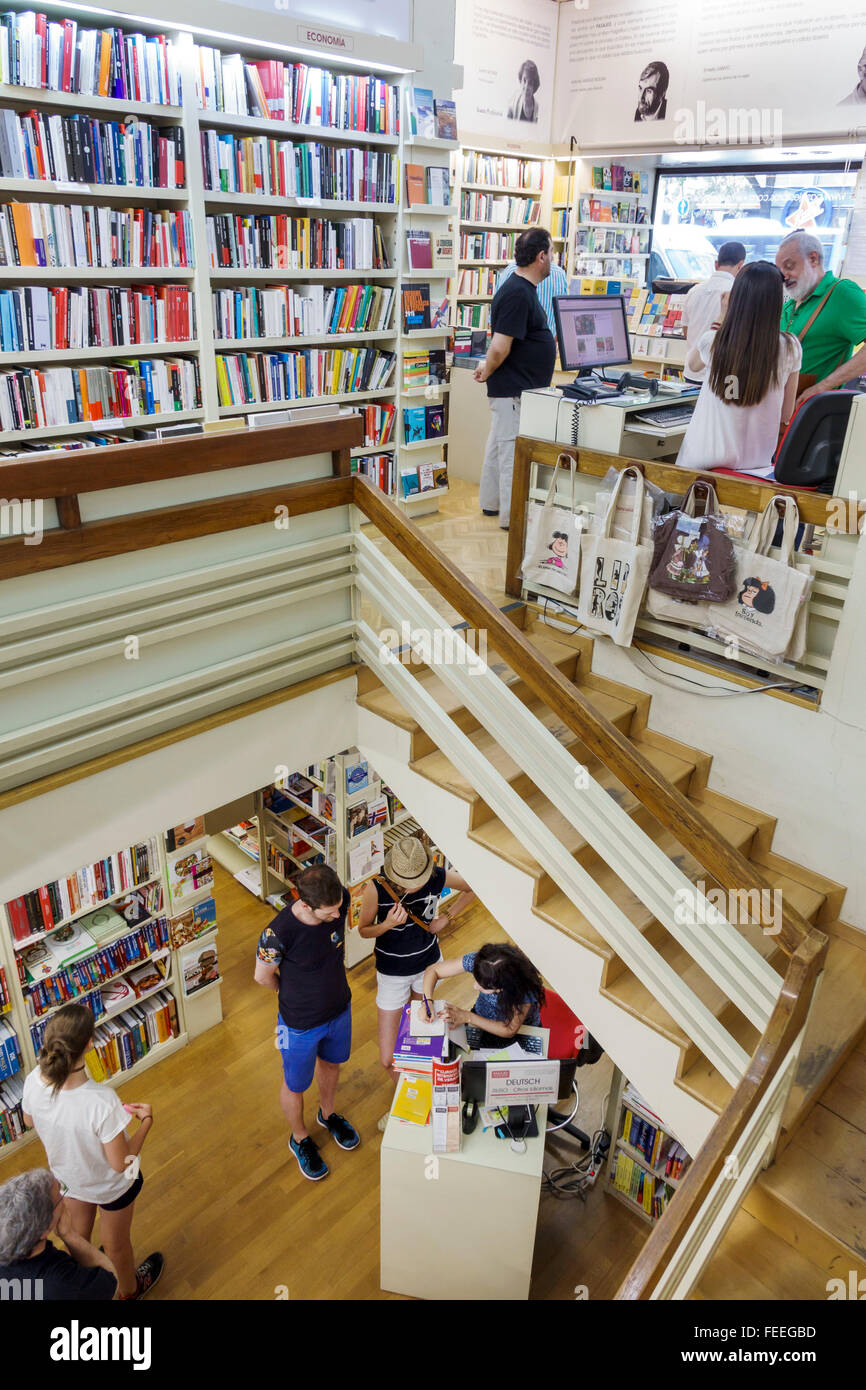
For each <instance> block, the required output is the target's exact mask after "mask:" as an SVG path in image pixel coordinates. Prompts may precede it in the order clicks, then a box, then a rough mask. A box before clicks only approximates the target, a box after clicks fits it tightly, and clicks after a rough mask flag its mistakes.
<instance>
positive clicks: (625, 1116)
mask: <svg viewBox="0 0 866 1390" xmlns="http://www.w3.org/2000/svg"><path fill="white" fill-rule="evenodd" d="M630 1132H631V1111H630V1110H623V1112H622V1137H623V1139H624V1140H625V1142H626V1143H628V1136H629V1134H630Z"/></svg>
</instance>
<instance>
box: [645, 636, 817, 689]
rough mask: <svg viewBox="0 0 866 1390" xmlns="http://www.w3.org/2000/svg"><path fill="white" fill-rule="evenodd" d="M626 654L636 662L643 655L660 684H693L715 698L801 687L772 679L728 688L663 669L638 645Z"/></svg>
mask: <svg viewBox="0 0 866 1390" xmlns="http://www.w3.org/2000/svg"><path fill="white" fill-rule="evenodd" d="M628 654H629V657H630V658H631V660H632V661H634V662H635V663H636V664H637V657H638V656H641V657H643V659H644V660H645V661H647V662H649V664H650V666H652V668H653V670H652V672H651V673H650V674H651V675H652V676H653V679H654V680H657V681H659V682H660V683H661V684H662V685H667V686H669V688H670V689H672V690H677V689H679V686H680V685H681V684H684V685H693V686H695V687H696V688H697V689H698V690H700V691H702V692H703V694H704V695H711V696H713V697H714V698H715V699H722V698H724V697H725V696H737V695H760V693H761V692H762V691H764V690H787V691H788V692H793V691H797V690H800V689H802V687H801V686H799V685H793V684H792V683H791V682H790V681H772V682H769V683H768V684H766V685H753V686H748V687H747V688H743V689H740V690H728V689H727V688H726V687H725V686H721V685H706V684H705V683H704V682H703V681H697V680H693V679H692V678H691V677H690V676H678V675H676V674H675V673H674V672H673V671H665V670H664V668H663V667H661V666H659V665H658V664H657V663H656V662H655V661H653V659H652V657H651V656H650V655H649V653H648V652H644V651H641V649H640V648H639V647H629V648H628ZM666 676H667V677H669V678H670V679H669V680H665V679H664V677H666Z"/></svg>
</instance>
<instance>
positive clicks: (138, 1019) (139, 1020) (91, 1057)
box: [84, 990, 180, 1081]
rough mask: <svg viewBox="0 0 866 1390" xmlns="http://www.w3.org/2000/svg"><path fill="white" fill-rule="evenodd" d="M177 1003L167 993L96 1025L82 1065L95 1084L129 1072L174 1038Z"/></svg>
mask: <svg viewBox="0 0 866 1390" xmlns="http://www.w3.org/2000/svg"><path fill="white" fill-rule="evenodd" d="M179 1032H180V1029H179V1026H178V1015H177V1004H176V1003H175V1000H174V996H173V995H172V994H171V993H169V991H167V990H164V991H160V992H159V993H158V994H154V995H151V997H150V999H145V1000H142V1001H141V1003H139V1004H134V1005H133V1006H132V1007H131V1008H130V1009H127V1010H126V1012H125V1013H122V1014H118V1016H117V1017H116V1018H113V1019H108V1020H107V1021H106V1022H105V1023H103V1024H100V1025H98V1026H97V1028H96V1031H95V1033H94V1035H93V1043H92V1046H91V1050H90V1051H89V1052H88V1053H87V1055H86V1056H85V1059H84V1061H85V1064H86V1066H87V1069H88V1071H89V1072H90V1075H91V1077H92V1078H93V1080H94V1081H107V1080H108V1078H109V1077H110V1076H116V1075H117V1074H118V1073H119V1072H122V1071H129V1070H130V1069H131V1068H132V1067H134V1066H135V1064H136V1063H137V1062H140V1061H142V1060H143V1059H144V1058H145V1057H146V1056H147V1055H148V1053H149V1052H150V1051H151V1049H152V1048H154V1047H158V1046H159V1044H160V1043H164V1042H168V1040H169V1039H170V1038H173V1037H177V1036H178V1035H179Z"/></svg>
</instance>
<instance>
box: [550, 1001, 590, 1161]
mask: <svg viewBox="0 0 866 1390" xmlns="http://www.w3.org/2000/svg"><path fill="white" fill-rule="evenodd" d="M541 1026H542V1028H547V1029H549V1032H550V1037H549V1039H548V1043H547V1055H548V1057H560V1058H566V1057H576V1058H577V1065H578V1066H579V1067H584V1066H592V1065H594V1063H595V1062H597V1061H599V1059H600V1058H601V1057H603V1056H604V1052H603V1050H602V1048H601V1046H600V1045H599V1044H598V1043H597V1042H596V1040H595V1038H594V1037H593V1036H592V1034H591V1033H590V1032H588V1030H587V1029H586V1027H585V1026H584V1024H582V1023H581V1021H580V1019H579V1018H578V1017H577V1015H576V1014H574V1013H572V1011H571V1009H570V1008H569V1007H568V1005H567V1004H566V1002H565V1000H564V999H562V998H561V997H560V995H558V994H556V993H555V992H554V991H553V990H552V989H548V990H546V991H545V999H544V1004H543V1006H542V1009H541ZM576 1111H577V1107H576V1106H575V1110H574V1112H573V1113H576ZM570 1120H571V1116H569V1115H563V1114H561V1113H560V1112H559V1111H556V1110H548V1112H547V1133H548V1134H550V1133H551V1132H552V1131H554V1130H559V1131H561V1132H562V1133H564V1134H570V1135H571V1136H572V1138H574V1139H577V1140H578V1142H579V1143H580V1145H581V1147H582V1148H584V1149H588V1148H589V1147H590V1144H591V1142H592V1141H591V1140H590V1137H589V1135H588V1134H584V1132H583V1130H582V1129H578V1127H577V1125H573V1124H571V1123H570Z"/></svg>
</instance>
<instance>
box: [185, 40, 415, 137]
mask: <svg viewBox="0 0 866 1390" xmlns="http://www.w3.org/2000/svg"><path fill="white" fill-rule="evenodd" d="M195 56H196V88H197V93H198V102H199V106H200V107H202V108H203V109H204V110H206V111H225V112H228V113H229V114H230V115H235V116H262V117H266V118H270V119H271V120H274V121H291V122H292V123H293V124H295V125H309V126H328V127H331V128H332V129H334V130H357V131H369V132H371V133H374V134H392V135H396V134H397V133H398V132H399V129H400V90H399V88H398V87H397V86H396V84H393V83H388V82H384V81H383V80H382V79H381V78H379V77H374V76H372V75H366V76H358V75H356V74H354V73H345V72H336V73H335V72H329V71H328V69H327V68H320V67H311V66H310V65H309V64H308V63H283V62H281V61H280V60H279V59H277V58H273V59H266V60H264V61H257V62H252V63H247V62H245V61H244V59H243V58H242V57H241V55H240V54H237V53H221V52H220V50H219V49H217V48H207V47H204V46H203V45H198V46H197V48H196V55H195Z"/></svg>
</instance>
